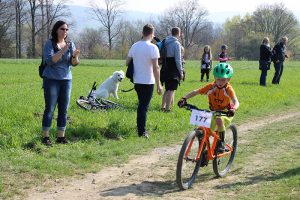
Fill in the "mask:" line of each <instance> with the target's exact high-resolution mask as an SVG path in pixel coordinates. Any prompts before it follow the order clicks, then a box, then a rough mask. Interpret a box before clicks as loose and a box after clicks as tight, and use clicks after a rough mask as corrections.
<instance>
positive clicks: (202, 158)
mask: <svg viewBox="0 0 300 200" xmlns="http://www.w3.org/2000/svg"><path fill="white" fill-rule="evenodd" d="M184 107H185V108H186V109H187V110H199V111H205V112H213V115H216V116H227V112H224V111H208V110H202V109H199V108H197V107H196V106H193V105H191V104H186V105H184ZM218 140H220V138H219V134H218V132H217V131H214V132H212V131H211V130H210V128H206V127H203V126H198V127H196V128H195V129H194V131H192V132H191V133H189V134H188V135H187V137H186V139H185V140H184V142H183V144H182V147H181V150H180V153H179V157H178V162H177V169H176V182H177V184H178V186H179V188H180V189H182V190H186V189H188V188H190V187H191V186H192V184H193V182H194V181H195V179H196V176H197V174H198V172H199V170H200V168H202V167H205V166H207V165H208V163H209V161H210V160H212V161H213V170H214V173H215V174H216V176H217V177H223V176H225V175H226V174H227V172H228V171H229V169H230V167H231V164H232V163H233V159H234V156H235V152H236V149H237V129H236V127H235V126H234V125H230V126H229V127H228V128H227V129H226V137H225V152H222V153H218V152H217V149H216V145H217V141H218Z"/></svg>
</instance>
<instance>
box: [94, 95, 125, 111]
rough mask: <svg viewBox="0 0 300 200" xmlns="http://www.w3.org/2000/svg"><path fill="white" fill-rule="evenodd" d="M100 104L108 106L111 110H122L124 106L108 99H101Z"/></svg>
mask: <svg viewBox="0 0 300 200" xmlns="http://www.w3.org/2000/svg"><path fill="white" fill-rule="evenodd" d="M99 102H100V103H101V104H103V105H106V106H107V107H108V108H110V109H116V108H122V106H121V105H120V104H117V103H115V102H113V101H110V100H107V99H103V98H101V99H99Z"/></svg>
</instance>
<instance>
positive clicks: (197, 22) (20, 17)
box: [0, 0, 300, 60]
mask: <svg viewBox="0 0 300 200" xmlns="http://www.w3.org/2000/svg"><path fill="white" fill-rule="evenodd" d="M66 3H67V0H56V1H54V0H0V58H38V57H40V56H41V53H42V48H43V44H44V43H45V41H46V40H47V39H48V38H50V36H51V29H52V26H53V24H54V23H55V22H56V21H57V20H65V21H67V22H68V24H69V25H70V27H71V30H72V31H71V32H70V34H72V38H73V40H74V42H75V43H76V44H80V49H81V52H82V57H84V58H90V59H96V58H100V59H105V58H113V59H124V58H126V57H127V53H128V49H129V48H130V46H131V45H132V44H133V43H134V42H136V41H138V40H140V39H141V30H142V27H143V26H144V25H145V24H146V23H151V24H153V25H154V27H155V35H156V36H157V37H158V38H160V39H163V38H165V37H166V36H167V35H169V34H170V29H171V27H175V26H177V27H179V28H180V29H181V31H182V35H181V38H180V40H181V41H180V42H181V44H182V45H183V47H184V48H185V57H186V58H189V59H199V58H200V57H201V54H202V53H203V47H204V45H207V44H208V45H210V46H211V48H212V51H213V55H214V57H216V56H217V53H218V52H219V51H220V46H221V45H222V44H226V45H228V47H229V54H230V56H231V57H234V58H235V59H237V60H239V59H245V60H257V59H258V58H259V46H260V43H261V41H262V39H263V37H265V36H268V37H269V38H270V39H271V41H272V42H271V44H272V45H275V43H277V42H278V40H279V39H280V38H281V37H282V36H287V37H288V38H289V43H288V51H289V52H288V53H289V55H290V56H291V57H292V58H294V59H296V58H297V55H298V58H299V54H300V51H299V50H300V38H299V35H300V25H299V21H298V20H297V18H296V16H295V15H294V14H293V12H291V11H290V10H288V9H287V8H286V7H285V5H284V4H283V3H280V4H278V3H275V4H262V5H260V6H258V7H257V9H256V10H255V11H254V12H253V13H248V14H246V15H245V16H234V17H232V18H228V19H227V20H226V21H225V23H224V24H222V25H217V24H214V23H213V22H211V21H209V20H208V19H207V17H208V15H209V13H208V11H207V10H206V9H205V8H204V7H202V6H201V5H200V4H199V0H183V1H179V2H177V3H174V4H173V5H170V7H169V8H168V9H166V10H165V11H164V12H163V13H162V14H161V15H159V16H157V17H155V18H152V19H150V20H147V21H146V20H138V19H137V20H131V21H129V20H125V19H124V15H126V12H125V11H124V6H125V5H126V0H94V1H91V3H90V4H91V9H90V17H91V20H94V23H95V28H85V29H83V30H81V31H80V32H78V31H76V30H74V29H72V26H73V25H74V23H76V22H73V21H72V16H71V14H70V12H69V9H68V6H67V5H66ZM73 27H74V26H73ZM96 27H97V28H96ZM75 34H76V35H75Z"/></svg>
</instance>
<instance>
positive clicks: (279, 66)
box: [272, 61, 283, 84]
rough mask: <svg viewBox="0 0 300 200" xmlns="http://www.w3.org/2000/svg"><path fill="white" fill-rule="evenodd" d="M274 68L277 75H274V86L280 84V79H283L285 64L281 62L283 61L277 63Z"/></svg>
mask: <svg viewBox="0 0 300 200" xmlns="http://www.w3.org/2000/svg"><path fill="white" fill-rule="evenodd" d="M274 67H275V74H274V77H273V80H272V83H273V84H279V82H280V78H281V75H282V71H283V62H281V61H280V62H277V63H276V62H275V63H274Z"/></svg>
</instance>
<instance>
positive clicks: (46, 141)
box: [42, 137, 52, 147]
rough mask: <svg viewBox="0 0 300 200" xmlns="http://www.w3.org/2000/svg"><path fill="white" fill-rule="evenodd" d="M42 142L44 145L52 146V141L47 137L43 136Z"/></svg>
mask: <svg viewBox="0 0 300 200" xmlns="http://www.w3.org/2000/svg"><path fill="white" fill-rule="evenodd" d="M42 143H43V144H44V145H46V146H48V147H51V146H52V142H51V140H50V138H49V137H44V138H43V139H42Z"/></svg>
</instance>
